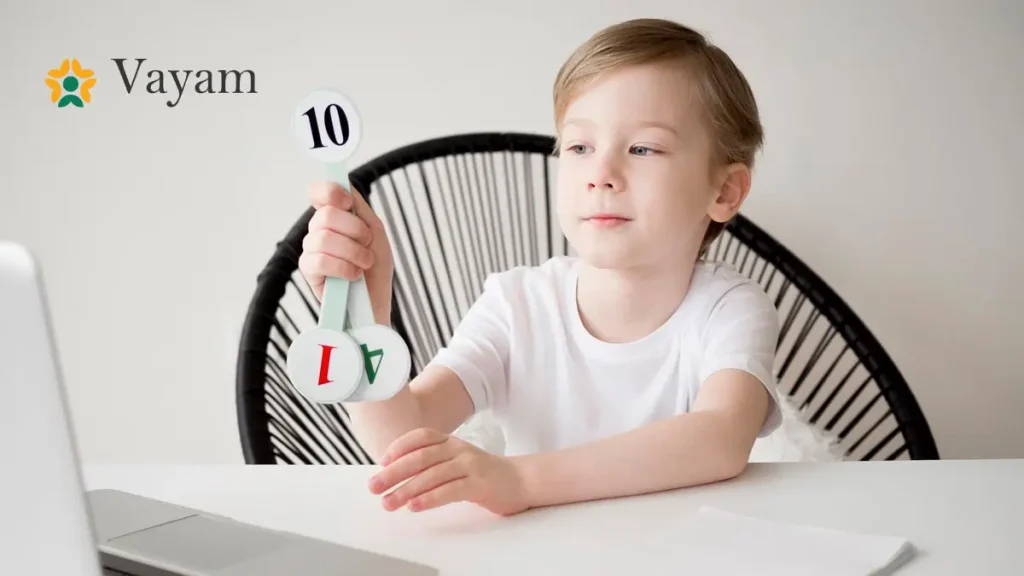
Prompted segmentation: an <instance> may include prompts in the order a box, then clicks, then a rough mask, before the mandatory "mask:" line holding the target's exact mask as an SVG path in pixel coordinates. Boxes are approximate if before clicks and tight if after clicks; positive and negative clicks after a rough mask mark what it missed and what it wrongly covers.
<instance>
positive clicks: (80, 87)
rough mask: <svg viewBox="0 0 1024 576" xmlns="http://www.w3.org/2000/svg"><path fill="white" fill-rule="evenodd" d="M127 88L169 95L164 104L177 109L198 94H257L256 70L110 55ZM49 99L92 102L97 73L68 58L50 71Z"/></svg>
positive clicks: (131, 93)
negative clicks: (170, 65)
mask: <svg viewBox="0 0 1024 576" xmlns="http://www.w3.org/2000/svg"><path fill="white" fill-rule="evenodd" d="M110 60H111V62H113V64H114V67H115V69H116V72H117V74H118V76H119V77H120V79H121V84H122V85H123V86H124V91H125V93H126V94H128V95H129V96H134V95H137V94H147V95H162V96H167V100H166V101H165V104H166V105H167V107H168V108H174V107H175V106H177V105H178V104H180V103H181V101H182V98H184V97H186V93H188V94H189V95H191V94H193V93H194V94H196V95H198V96H206V95H211V94H256V93H257V92H256V73H255V72H253V71H252V70H207V69H198V70H192V69H188V70H185V69H161V68H153V67H150V66H148V65H147V64H146V61H147V59H146V58H135V59H134V60H132V61H129V59H128V58H111V59H110ZM46 85H47V86H48V87H49V88H50V101H51V102H53V103H54V104H56V105H57V107H58V108H65V107H68V106H74V107H76V108H83V107H84V106H85V105H86V104H88V103H89V102H91V101H92V96H93V95H92V93H91V92H90V90H91V89H92V88H93V86H95V85H96V77H95V72H94V71H92V70H89V69H87V68H84V67H82V64H81V63H80V62H79V61H78V59H77V58H66V59H65V60H64V61H63V62H62V63H61V65H60V66H59V67H57V68H53V69H51V70H50V71H49V72H47V78H46Z"/></svg>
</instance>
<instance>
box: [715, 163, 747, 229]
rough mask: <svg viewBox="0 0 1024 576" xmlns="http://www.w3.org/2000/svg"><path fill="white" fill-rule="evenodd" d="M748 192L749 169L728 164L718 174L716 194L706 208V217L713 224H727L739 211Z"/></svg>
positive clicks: (741, 165)
mask: <svg viewBox="0 0 1024 576" xmlns="http://www.w3.org/2000/svg"><path fill="white" fill-rule="evenodd" d="M749 192H750V168H749V167H747V166H746V165H745V164H739V163H737V164H730V165H728V166H726V167H725V168H723V169H722V170H721V171H720V172H719V174H718V181H717V186H716V193H715V195H714V197H712V199H711V205H710V206H708V216H710V217H711V219H712V220H714V221H715V222H728V221H729V220H730V219H732V217H733V216H735V215H736V213H737V212H739V211H740V206H742V205H743V201H744V200H746V199H747V194H748V193H749Z"/></svg>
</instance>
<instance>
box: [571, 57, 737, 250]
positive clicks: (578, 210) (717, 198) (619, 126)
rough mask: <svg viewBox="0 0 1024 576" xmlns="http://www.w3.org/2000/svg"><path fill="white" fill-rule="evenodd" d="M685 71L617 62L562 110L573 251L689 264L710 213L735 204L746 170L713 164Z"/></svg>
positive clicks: (725, 214) (725, 213) (724, 212)
mask: <svg viewBox="0 0 1024 576" xmlns="http://www.w3.org/2000/svg"><path fill="white" fill-rule="evenodd" d="M691 93H692V92H691V87H690V84H689V81H688V79H687V77H686V75H685V73H684V72H682V71H681V70H680V69H679V68H674V69H673V68H670V67H666V66H655V65H649V66H639V67H630V68H625V69H621V70H617V71H615V72H613V73H611V74H609V75H607V76H605V77H602V78H601V79H599V80H598V81H597V82H596V83H594V84H593V85H591V86H588V87H587V88H586V89H585V90H584V91H582V92H581V93H580V94H579V95H578V96H577V97H576V98H575V99H574V100H573V101H572V102H571V103H570V105H569V106H568V108H567V109H566V112H565V115H564V118H563V121H562V127H561V144H560V151H559V153H560V161H559V170H558V215H559V222H560V223H561V226H562V230H563V233H564V234H565V235H566V237H567V238H568V240H569V242H570V243H571V244H572V245H573V247H574V248H575V249H576V251H577V252H578V253H579V255H580V257H581V258H583V259H584V260H585V261H586V262H588V263H589V264H591V265H593V266H596V267H598V268H612V269H626V268H634V267H650V266H655V267H657V266H659V265H668V266H673V265H680V264H682V263H684V262H685V259H687V258H688V259H690V263H692V261H693V258H694V257H695V255H696V253H695V251H696V250H697V248H698V247H699V246H700V242H701V239H702V238H703V236H704V230H705V228H706V224H707V221H708V218H709V217H712V218H714V219H716V220H720V221H724V220H725V219H727V218H729V217H731V216H732V214H733V213H734V212H735V210H738V208H739V203H740V202H741V201H742V199H743V196H745V194H746V186H745V185H744V184H745V182H746V181H747V179H748V176H749V173H748V172H746V171H745V170H744V169H743V167H732V169H731V173H732V176H731V177H730V178H725V175H726V174H728V173H730V172H729V171H713V170H712V166H711V160H710V159H711V155H712V151H713V142H712V140H711V138H710V136H709V135H708V134H707V133H706V131H705V129H704V126H703V123H702V120H701V116H700V114H701V110H700V108H699V104H698V102H697V101H696V95H694V96H691Z"/></svg>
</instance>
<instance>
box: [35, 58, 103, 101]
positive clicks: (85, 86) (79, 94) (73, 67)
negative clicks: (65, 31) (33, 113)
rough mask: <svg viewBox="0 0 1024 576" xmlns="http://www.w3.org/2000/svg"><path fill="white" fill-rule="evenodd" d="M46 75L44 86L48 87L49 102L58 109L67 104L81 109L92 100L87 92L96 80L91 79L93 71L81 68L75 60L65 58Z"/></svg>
mask: <svg viewBox="0 0 1024 576" xmlns="http://www.w3.org/2000/svg"><path fill="white" fill-rule="evenodd" d="M68 72H71V73H70V74H68ZM48 74H49V76H50V77H49V78H47V79H46V85H47V86H49V87H50V101H51V102H56V103H57V107H58V108H64V107H65V106H67V105H68V104H71V105H74V106H77V107H79V108H81V107H83V106H84V105H85V103H86V102H89V101H90V100H91V99H92V96H91V95H90V94H89V90H90V89H91V88H92V87H93V86H94V85H95V84H96V79H95V78H93V77H92V75H93V71H92V70H89V69H88V68H82V65H81V64H79V63H78V60H77V59H75V58H72V59H71V60H68V59H67V58H65V59H64V62H62V63H61V65H60V68H54V69H53V70H50V71H49V72H48Z"/></svg>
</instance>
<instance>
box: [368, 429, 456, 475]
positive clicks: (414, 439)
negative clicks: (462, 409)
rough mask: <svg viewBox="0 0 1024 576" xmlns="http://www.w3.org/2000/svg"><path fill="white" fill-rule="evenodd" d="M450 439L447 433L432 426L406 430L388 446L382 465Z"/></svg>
mask: <svg viewBox="0 0 1024 576" xmlns="http://www.w3.org/2000/svg"><path fill="white" fill-rule="evenodd" d="M447 439H448V435H447V434H442V433H441V432H438V431H437V430H434V429H431V428H417V429H415V430H411V431H409V432H406V433H405V434H403V435H401V436H399V437H398V438H397V439H396V440H395V441H394V442H392V443H391V446H388V450H387V452H386V454H385V456H384V460H383V461H381V465H383V466H387V465H388V464H390V463H392V462H394V461H395V460H397V459H399V458H401V457H402V456H404V455H406V454H408V453H409V452H413V451H415V450H419V449H421V448H426V447H427V446H431V445H433V444H440V443H442V442H444V441H445V440H447Z"/></svg>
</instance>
